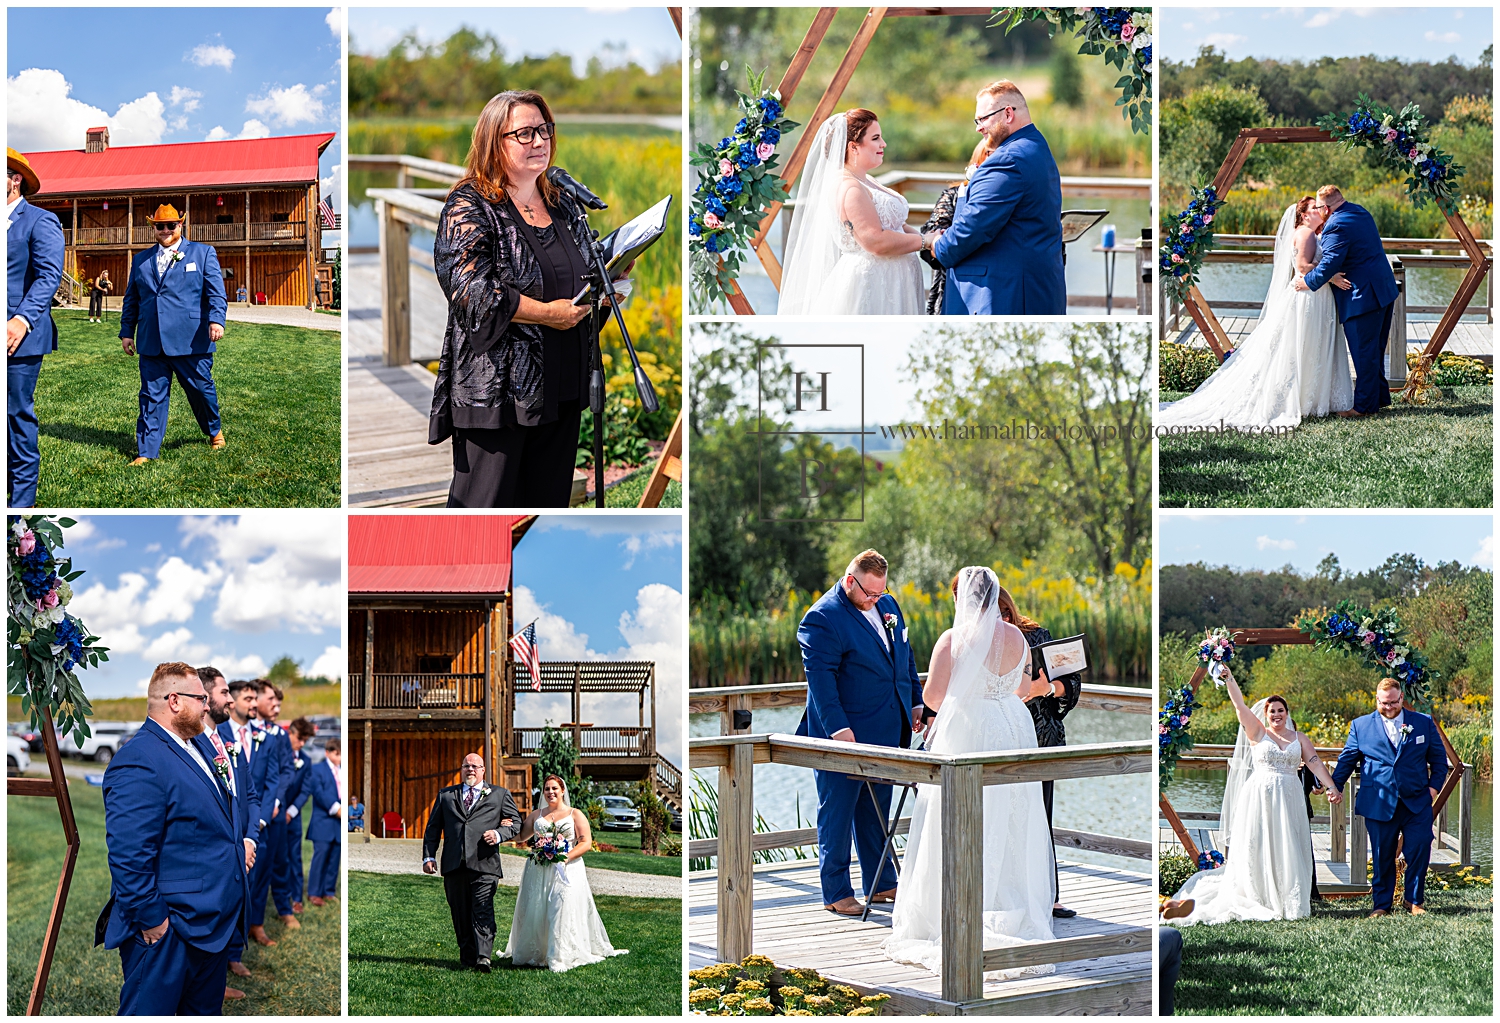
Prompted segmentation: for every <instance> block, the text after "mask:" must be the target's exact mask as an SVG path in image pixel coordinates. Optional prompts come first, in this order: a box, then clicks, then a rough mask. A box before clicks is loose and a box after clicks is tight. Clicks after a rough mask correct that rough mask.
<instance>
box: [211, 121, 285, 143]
mask: <svg viewBox="0 0 1500 1023" xmlns="http://www.w3.org/2000/svg"><path fill="white" fill-rule="evenodd" d="M270 137H271V129H270V128H268V127H267V126H266V125H265V124H263V123H262V122H260V121H257V120H256V119H255V118H253V117H252V118H251V119H250V120H248V121H246V122H245V126H244V127H243V128H241V129H240V133H239V134H238V135H230V134H229V132H228V131H226V130H225V129H224V126H223V125H222V124H216V125H214V126H213V128H211V129H210V130H209V133H208V136H207V138H206V140H205V141H208V142H221V141H223V140H224V139H229V138H233V139H267V138H270Z"/></svg>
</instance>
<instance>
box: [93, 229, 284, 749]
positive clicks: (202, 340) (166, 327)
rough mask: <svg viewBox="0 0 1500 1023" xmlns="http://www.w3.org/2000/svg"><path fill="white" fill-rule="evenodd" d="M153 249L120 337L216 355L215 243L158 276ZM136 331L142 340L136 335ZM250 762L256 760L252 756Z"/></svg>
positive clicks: (137, 275) (220, 283)
mask: <svg viewBox="0 0 1500 1023" xmlns="http://www.w3.org/2000/svg"><path fill="white" fill-rule="evenodd" d="M158 248H159V246H156V245H153V246H151V247H150V248H149V249H147V250H146V251H145V252H142V253H139V254H138V255H137V256H136V257H135V259H133V260H131V262H130V281H129V283H128V284H126V285H125V300H124V303H123V305H122V307H121V310H120V336H121V337H134V338H135V350H136V351H137V352H138V353H140V354H141V355H207V354H209V353H210V352H212V351H214V349H215V345H214V342H212V341H210V340H209V337H208V325H209V324H210V323H217V324H219V325H220V326H223V325H224V314H225V312H226V311H227V309H228V308H229V307H228V305H227V303H226V302H225V298H224V275H223V273H222V272H220V270H219V257H218V255H217V253H215V252H214V249H213V246H212V245H205V244H203V243H202V242H193V241H188V240H187V239H186V238H184V239H183V240H182V243H181V245H180V246H179V247H178V251H179V252H181V253H182V258H181V259H179V260H177V261H176V262H174V263H171V264H170V265H168V267H167V272H166V273H165V274H163V275H162V276H161V278H160V279H158V278H157V276H156V252H157V249H158ZM137 328H139V333H140V336H139V337H136V333H137ZM250 762H251V763H252V764H253V763H254V762H255V756H254V754H252V755H251V757H250Z"/></svg>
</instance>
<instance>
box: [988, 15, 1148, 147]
mask: <svg viewBox="0 0 1500 1023" xmlns="http://www.w3.org/2000/svg"><path fill="white" fill-rule="evenodd" d="M1039 19H1046V21H1047V37H1048V38H1049V39H1050V38H1051V37H1052V36H1055V35H1056V34H1057V32H1058V30H1059V29H1061V30H1062V31H1064V32H1072V33H1073V35H1074V37H1075V38H1078V39H1082V40H1083V45H1082V46H1080V47H1078V52H1079V53H1082V54H1087V55H1089V56H1096V57H1097V56H1102V57H1103V58H1104V62H1105V63H1106V64H1113V65H1114V66H1115V67H1117V68H1119V69H1120V70H1121V71H1123V72H1125V74H1124V75H1123V76H1122V77H1121V78H1120V80H1119V81H1118V82H1116V83H1115V88H1117V89H1119V90H1120V98H1119V99H1117V100H1115V106H1117V107H1123V108H1124V109H1122V110H1121V111H1120V115H1121V116H1122V117H1129V118H1130V130H1131V131H1132V132H1135V133H1136V134H1137V135H1144V134H1147V133H1148V132H1150V131H1151V70H1152V59H1153V58H1152V52H1151V29H1152V21H1151V8H1149V7H997V8H995V10H994V12H993V13H992V14H991V15H990V20H989V22H988V25H989V27H991V28H995V27H1004V29H1005V31H1006V33H1007V34H1008V33H1009V32H1010V31H1011V29H1013V28H1015V27H1016V26H1017V25H1020V24H1023V23H1024V22H1028V21H1037V20H1039Z"/></svg>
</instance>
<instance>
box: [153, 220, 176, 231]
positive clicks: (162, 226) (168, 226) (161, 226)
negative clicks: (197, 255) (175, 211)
mask: <svg viewBox="0 0 1500 1023" xmlns="http://www.w3.org/2000/svg"><path fill="white" fill-rule="evenodd" d="M156 229H157V230H158V231H175V230H177V221H175V220H174V221H172V222H171V223H163V222H161V221H157V222H156Z"/></svg>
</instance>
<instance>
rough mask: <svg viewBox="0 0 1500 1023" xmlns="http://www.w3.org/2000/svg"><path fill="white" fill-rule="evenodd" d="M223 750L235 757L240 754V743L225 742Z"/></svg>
mask: <svg viewBox="0 0 1500 1023" xmlns="http://www.w3.org/2000/svg"><path fill="white" fill-rule="evenodd" d="M224 750H225V752H227V753H228V754H229V755H230V756H231V757H237V756H239V755H240V744H239V743H237V742H226V743H225V744H224Z"/></svg>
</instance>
